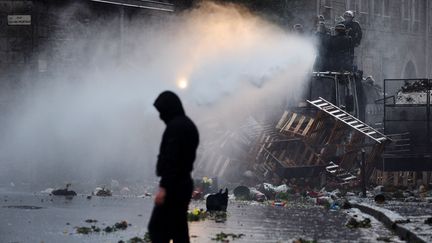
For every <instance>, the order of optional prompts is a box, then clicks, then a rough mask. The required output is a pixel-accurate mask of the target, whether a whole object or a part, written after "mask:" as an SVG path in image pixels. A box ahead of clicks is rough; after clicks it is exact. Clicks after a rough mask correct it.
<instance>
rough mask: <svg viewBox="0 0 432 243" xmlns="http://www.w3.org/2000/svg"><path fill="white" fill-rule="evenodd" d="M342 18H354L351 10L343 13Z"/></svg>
mask: <svg viewBox="0 0 432 243" xmlns="http://www.w3.org/2000/svg"><path fill="white" fill-rule="evenodd" d="M343 16H344V18H354V13H353V11H351V10H348V11H345V13H344V14H343Z"/></svg>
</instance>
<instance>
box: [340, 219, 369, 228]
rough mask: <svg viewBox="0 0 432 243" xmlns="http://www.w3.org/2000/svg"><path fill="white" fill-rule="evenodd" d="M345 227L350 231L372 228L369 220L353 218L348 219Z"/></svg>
mask: <svg viewBox="0 0 432 243" xmlns="http://www.w3.org/2000/svg"><path fill="white" fill-rule="evenodd" d="M346 226H347V227H348V228H350V229H354V228H370V227H372V225H371V220H370V219H369V218H364V219H356V218H355V217H352V218H350V219H349V220H348V222H347V223H346Z"/></svg>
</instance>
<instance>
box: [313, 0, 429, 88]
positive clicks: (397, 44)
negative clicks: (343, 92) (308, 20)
mask: <svg viewBox="0 0 432 243" xmlns="http://www.w3.org/2000/svg"><path fill="white" fill-rule="evenodd" d="M346 10H352V11H354V13H355V19H356V20H357V21H359V22H360V25H361V26H362V29H363V40H362V43H361V45H360V46H359V47H358V48H357V49H356V62H357V65H358V67H359V69H361V70H363V71H364V74H365V75H371V76H373V77H374V78H375V80H376V81H377V82H378V83H381V82H382V80H383V79H387V78H388V79H390V78H430V77H431V75H432V73H431V70H432V57H431V52H430V51H429V50H430V49H431V48H432V42H431V41H430V39H431V37H432V1H430V0H391V1H390V0H317V1H316V5H315V11H316V14H322V15H324V16H325V17H326V20H327V21H328V24H330V25H334V24H335V23H336V19H337V18H338V17H339V16H341V15H343V13H344V12H345V11H346Z"/></svg>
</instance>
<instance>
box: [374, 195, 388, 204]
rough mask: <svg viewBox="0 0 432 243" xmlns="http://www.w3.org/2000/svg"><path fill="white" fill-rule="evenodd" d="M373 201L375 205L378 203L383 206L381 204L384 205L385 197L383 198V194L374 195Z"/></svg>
mask: <svg viewBox="0 0 432 243" xmlns="http://www.w3.org/2000/svg"><path fill="white" fill-rule="evenodd" d="M374 200H375V202H376V203H378V204H383V203H385V200H386V199H385V196H384V194H378V195H376V196H375V197H374Z"/></svg>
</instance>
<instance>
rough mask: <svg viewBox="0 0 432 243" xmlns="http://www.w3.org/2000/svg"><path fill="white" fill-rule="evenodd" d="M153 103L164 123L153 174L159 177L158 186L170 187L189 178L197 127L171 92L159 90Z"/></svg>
mask: <svg viewBox="0 0 432 243" xmlns="http://www.w3.org/2000/svg"><path fill="white" fill-rule="evenodd" d="M154 106H155V107H156V109H157V110H158V111H159V116H160V118H161V119H162V120H163V121H164V122H165V124H166V129H165V131H164V133H163V136H162V142H161V146H160V151H159V156H158V161H157V165H156V174H157V176H160V177H161V181H160V184H159V185H160V186H161V187H163V188H172V187H176V185H178V183H179V182H181V181H183V180H190V178H191V176H190V173H191V172H192V169H193V162H194V161H195V156H196V149H197V147H198V143H199V135H198V129H197V128H196V126H195V124H194V123H193V122H192V120H191V119H189V117H187V116H186V114H185V112H184V110H183V106H182V103H181V101H180V98H179V97H178V96H177V95H176V94H174V93H173V92H171V91H165V92H162V93H161V94H160V95H159V97H158V98H157V99H156V101H155V103H154Z"/></svg>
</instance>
